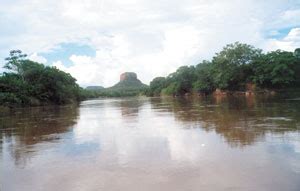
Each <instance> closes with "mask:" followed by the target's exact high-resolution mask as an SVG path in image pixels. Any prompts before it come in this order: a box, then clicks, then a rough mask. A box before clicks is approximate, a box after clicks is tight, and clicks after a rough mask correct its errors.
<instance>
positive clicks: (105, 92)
mask: <svg viewBox="0 0 300 191" xmlns="http://www.w3.org/2000/svg"><path fill="white" fill-rule="evenodd" d="M147 88H148V86H147V85H145V84H143V83H142V82H141V81H140V80H139V79H137V78H128V79H125V80H122V81H120V82H118V83H117V84H115V85H114V86H112V87H109V88H104V89H100V90H95V89H94V90H90V89H86V90H87V91H86V92H85V93H86V94H88V97H128V96H138V95H141V94H143V93H144V92H145V91H146V90H147Z"/></svg>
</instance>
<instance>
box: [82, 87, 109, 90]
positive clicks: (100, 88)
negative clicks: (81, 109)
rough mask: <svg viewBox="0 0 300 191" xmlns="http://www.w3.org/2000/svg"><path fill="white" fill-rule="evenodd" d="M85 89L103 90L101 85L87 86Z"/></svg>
mask: <svg viewBox="0 0 300 191" xmlns="http://www.w3.org/2000/svg"><path fill="white" fill-rule="evenodd" d="M85 89H86V90H103V89H104V87H103V86H88V87H86V88H85Z"/></svg>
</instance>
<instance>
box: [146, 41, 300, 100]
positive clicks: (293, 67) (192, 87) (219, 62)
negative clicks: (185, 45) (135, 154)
mask: <svg viewBox="0 0 300 191" xmlns="http://www.w3.org/2000/svg"><path fill="white" fill-rule="evenodd" d="M299 76H300V48H298V49H296V50H295V51H294V52H287V51H281V50H277V51H272V52H268V53H263V52H262V50H261V49H258V48H255V47H253V46H251V45H248V44H243V43H239V42H235V43H233V44H229V45H226V46H225V47H224V48H223V49H222V50H221V51H220V52H218V53H216V54H215V56H214V57H213V58H212V60H211V61H203V62H201V63H199V64H197V65H196V66H182V67H180V68H178V69H177V71H176V72H174V73H171V74H170V75H168V76H167V77H166V78H164V77H159V78H154V79H153V80H152V81H151V82H150V88H149V91H148V92H147V93H148V95H159V94H167V95H177V94H185V93H191V92H203V93H209V92H212V91H214V90H215V89H217V88H219V89H222V90H231V91H236V90H242V91H243V90H245V88H246V84H247V83H252V84H256V85H257V87H259V88H271V89H274V88H288V87H295V86H299V85H300V78H299Z"/></svg>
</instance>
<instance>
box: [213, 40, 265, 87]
mask: <svg viewBox="0 0 300 191" xmlns="http://www.w3.org/2000/svg"><path fill="white" fill-rule="evenodd" d="M260 56H261V50H260V49H255V48H254V47H253V46H250V45H247V44H241V43H238V42H236V43H234V44H229V45H227V46H225V47H224V48H223V50H222V51H221V52H219V53H217V54H216V56H215V57H214V58H213V60H212V76H213V81H214V84H215V87H216V88H220V89H229V90H238V89H240V88H241V87H244V86H245V82H247V81H249V80H248V78H249V76H250V75H251V69H250V68H249V67H250V65H251V64H252V63H253V61H254V60H256V59H258V58H259V57H260Z"/></svg>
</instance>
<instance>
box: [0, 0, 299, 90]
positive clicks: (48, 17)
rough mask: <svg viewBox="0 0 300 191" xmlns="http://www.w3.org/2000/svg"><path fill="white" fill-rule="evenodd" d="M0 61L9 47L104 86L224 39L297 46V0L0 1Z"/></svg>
mask: <svg viewBox="0 0 300 191" xmlns="http://www.w3.org/2000/svg"><path fill="white" fill-rule="evenodd" d="M0 26H1V27H0V67H1V68H2V66H3V65H4V63H5V61H4V58H5V57H7V56H8V55H9V51H10V50H13V49H20V50H22V51H23V52H24V53H26V54H28V57H29V59H31V60H34V61H37V62H41V63H44V64H46V65H49V66H56V67H58V68H59V69H61V70H63V71H65V72H68V73H70V74H71V75H72V76H73V77H75V78H76V79H77V82H78V83H79V84H80V85H81V86H83V87H85V86H89V85H102V86H104V87H109V86H111V85H113V84H115V83H116V82H118V81H119V75H120V74H121V73H123V72H136V73H137V75H138V78H139V79H140V80H142V81H143V82H144V83H146V84H149V82H150V81H151V80H152V79H153V78H154V77H157V76H167V75H168V74H169V73H171V72H174V71H175V70H176V69H177V68H178V67H180V66H182V65H196V64H198V63H200V62H201V61H202V60H210V59H211V58H212V57H213V56H214V54H215V53H216V52H218V51H220V50H221V49H222V47H224V46H225V45H226V44H229V43H233V42H236V41H239V42H242V43H247V44H251V45H253V46H255V47H257V48H261V49H263V50H264V51H265V52H267V51H272V50H277V49H282V50H287V51H294V49H295V48H298V47H300V1H299V0H264V1H262V0H211V1H208V0H185V1H182V0H160V1H153V0H0ZM1 71H3V69H0V72H1Z"/></svg>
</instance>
